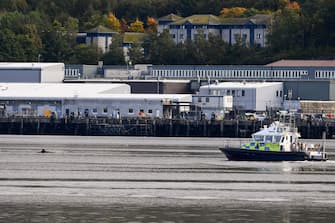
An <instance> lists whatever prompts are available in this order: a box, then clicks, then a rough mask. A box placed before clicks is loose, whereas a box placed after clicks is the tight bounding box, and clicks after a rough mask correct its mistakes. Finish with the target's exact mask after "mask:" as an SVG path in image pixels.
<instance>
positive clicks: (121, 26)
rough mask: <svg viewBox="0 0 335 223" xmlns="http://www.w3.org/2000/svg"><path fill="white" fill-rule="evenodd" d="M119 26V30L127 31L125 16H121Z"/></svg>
mask: <svg viewBox="0 0 335 223" xmlns="http://www.w3.org/2000/svg"><path fill="white" fill-rule="evenodd" d="M120 28H121V32H123V33H125V32H128V30H129V25H128V23H127V21H126V19H125V18H122V19H121V21H120Z"/></svg>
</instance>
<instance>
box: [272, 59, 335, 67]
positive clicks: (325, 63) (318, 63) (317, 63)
mask: <svg viewBox="0 0 335 223" xmlns="http://www.w3.org/2000/svg"><path fill="white" fill-rule="evenodd" d="M266 66H269V67H271V66H272V67H335V60H279V61H276V62H273V63H270V64H267V65H266Z"/></svg>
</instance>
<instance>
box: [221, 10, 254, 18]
mask: <svg viewBox="0 0 335 223" xmlns="http://www.w3.org/2000/svg"><path fill="white" fill-rule="evenodd" d="M246 12H247V9H246V8H242V7H233V8H223V9H222V10H221V12H220V16H222V17H227V18H232V17H241V16H243V15H244V14H245V13H246Z"/></svg>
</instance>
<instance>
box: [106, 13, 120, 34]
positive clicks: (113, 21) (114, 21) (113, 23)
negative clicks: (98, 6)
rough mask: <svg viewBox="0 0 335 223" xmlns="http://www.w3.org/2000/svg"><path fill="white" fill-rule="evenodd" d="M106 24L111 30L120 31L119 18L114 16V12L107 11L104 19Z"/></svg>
mask: <svg viewBox="0 0 335 223" xmlns="http://www.w3.org/2000/svg"><path fill="white" fill-rule="evenodd" d="M106 26H107V27H108V28H111V29H112V30H114V31H116V32H120V31H121V24H120V20H119V19H118V18H116V16H115V14H114V13H108V16H107V19H106Z"/></svg>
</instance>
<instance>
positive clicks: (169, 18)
mask: <svg viewBox="0 0 335 223" xmlns="http://www.w3.org/2000/svg"><path fill="white" fill-rule="evenodd" d="M180 19H183V17H180V16H178V15H176V14H173V13H171V14H168V15H166V16H163V17H161V18H159V19H158V21H166V22H174V21H177V20H180Z"/></svg>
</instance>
